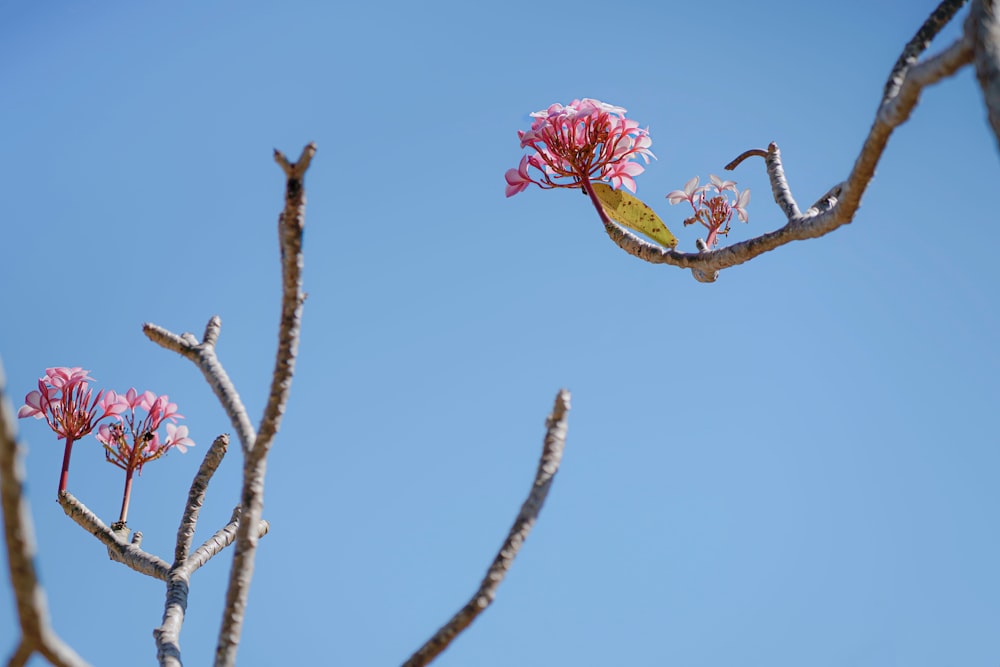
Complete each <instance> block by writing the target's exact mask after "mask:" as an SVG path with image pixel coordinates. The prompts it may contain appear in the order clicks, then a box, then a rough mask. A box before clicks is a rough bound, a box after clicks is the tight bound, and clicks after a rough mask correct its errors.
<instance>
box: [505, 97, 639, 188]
mask: <svg viewBox="0 0 1000 667" xmlns="http://www.w3.org/2000/svg"><path fill="white" fill-rule="evenodd" d="M625 113H626V112H625V109H623V108H622V107H618V106H614V105H611V104H606V103H605V102H601V101H600V100H595V99H591V98H584V99H582V100H573V101H572V102H570V103H569V104H567V105H566V106H563V105H561V104H553V105H551V106H549V107H548V108H547V109H544V110H542V111H536V112H534V113H532V114H531V117H532V118H533V119H534V120H533V121H532V123H531V129H529V130H527V131H523V130H519V131H518V133H517V134H518V138H519V139H520V140H521V147H522V148H530V149H531V150H532V151H534V152H533V153H532V154H530V155H527V156H525V157H522V158H521V162H520V164H519V165H518V167H517V169H508V170H507V173H506V174H505V175H504V178H505V180H506V181H507V186H506V194H507V196H508V197H513V196H514V195H516V194H517V193H519V192H521V191H523V190H525V189H526V188H527V187H528V186H529V185H530V184H532V183H534V184H535V185H537V186H538V187H540V188H543V189H550V188H584V183H586V182H589V181H592V180H597V181H607V182H609V183H610V184H611V187H613V188H615V189H618V188H625V189H627V190H630V191H632V192H635V178H634V177H635V176H637V175H639V174H641V173H642V172H643V171H644V170H645V168H644V167H643V166H642V165H640V164H638V162H637V160H639V159H641V160H642V161H643V162H644V163H645V164H649V160H650V158H655V157H656V156H655V155H653V152H652V151H651V150H650V146H651V145H652V143H653V142H652V140H651V139H650V138H649V131H648V130H645V129H642V128H640V127H639V124H638V123H637V122H636V121H634V120H631V119H627V118H625ZM529 168H533V169H534V170H535V172H537V173H536V174H535V175H534V176H532V172H531V171H530V170H529Z"/></svg>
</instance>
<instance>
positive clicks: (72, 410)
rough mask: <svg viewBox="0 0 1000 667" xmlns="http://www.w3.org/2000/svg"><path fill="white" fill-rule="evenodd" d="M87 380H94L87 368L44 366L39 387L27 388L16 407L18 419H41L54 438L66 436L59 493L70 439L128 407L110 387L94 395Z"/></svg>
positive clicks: (65, 477)
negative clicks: (27, 390)
mask: <svg viewBox="0 0 1000 667" xmlns="http://www.w3.org/2000/svg"><path fill="white" fill-rule="evenodd" d="M88 381H93V378H92V377H90V371H85V370H83V369H82V368H80V367H79V366H77V367H73V368H69V367H65V366H58V367H54V368H46V369H45V376H44V377H41V378H39V379H38V389H37V390H36V391H31V392H28V395H27V396H25V397H24V405H22V406H21V408H20V409H19V410H18V411H17V416H18V417H20V418H21V419H24V418H26V417H33V418H35V419H44V420H45V421H46V423H47V424H48V425H49V428H50V429H52V431H53V432H55V434H56V437H57V439H59V440H64V439H65V440H66V446H65V449H64V451H63V465H62V472H61V474H60V477H59V493H62V492H63V491H65V490H66V484H67V482H68V481H69V462H70V456H71V454H72V450H73V443H75V442H76V441H77V440H79V439H80V438H82V437H83V436H85V435H87V434H88V433H90V432H91V431H93V430H94V427H95V426H97V424H98V422H100V421H102V420H104V419H107V418H109V417H111V418H114V419H118V418H119V415H121V413H122V412H124V411H125V410H126V409H128V404H127V403H126V402H125V400H124V399H123V398H122V397H121V396H119V395H118V394H116V393H115V392H113V391H108V392H103V391H99V392H97V395H96V396H95V395H94V390H93V389H92V388H91V387H90V385H89V384H88Z"/></svg>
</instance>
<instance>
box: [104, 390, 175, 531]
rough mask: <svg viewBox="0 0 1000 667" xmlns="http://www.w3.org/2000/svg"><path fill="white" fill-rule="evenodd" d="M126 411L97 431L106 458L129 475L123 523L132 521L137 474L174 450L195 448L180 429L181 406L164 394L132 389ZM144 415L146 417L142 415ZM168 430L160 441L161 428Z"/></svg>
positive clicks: (127, 395)
mask: <svg viewBox="0 0 1000 667" xmlns="http://www.w3.org/2000/svg"><path fill="white" fill-rule="evenodd" d="M123 400H124V403H125V405H126V409H125V410H124V411H123V412H122V414H121V415H120V416H119V418H118V421H117V422H115V423H112V424H102V425H101V427H100V428H99V429H98V430H97V434H96V437H97V440H98V441H99V442H100V443H101V444H102V445H104V453H105V458H106V459H107V460H108V462H109V463H112V464H114V465H116V466H118V467H119V468H121V469H122V470H124V471H125V492H124V494H123V496H122V509H121V515H120V518H119V520H118V521H119V523H121V524H122V525H124V524H125V521H126V519H127V518H128V505H129V500H130V499H131V496H132V477H133V474H134V473H135V472H138V473H139V474H140V475H141V474H142V467H143V466H144V465H146V464H147V463H149V462H150V461H155V460H156V459H158V458H160V457H161V456H163V455H164V454H166V453H167V452H168V451H170V450H171V449H173V448H175V447H176V448H177V449H178V450H179V451H180V452H182V453H184V452H187V448H188V447H194V441H193V440H192V439H191V438H189V437H188V428H187V426H177V424H176V422H177V420H178V419H182V418H183V415H181V414H179V413H178V412H177V404H176V403H171V402H170V399H169V398H168V397H167V396H166V395H165V394H164V395H163V396H157V395H156V394H154V393H153V392H151V391H145V392H142V393H141V394H140V393H139V392H137V391H136V390H135V389H134V388H133V389H129V390H128V391H127V392H126V393H125V396H124V398H123ZM140 410H141V411H144V412H145V413H146V415H145V416H144V417H143V416H142V415H141V414H139V412H138V411H140ZM164 425H165V426H166V431H167V438H166V440H161V439H160V434H159V429H160V426H164Z"/></svg>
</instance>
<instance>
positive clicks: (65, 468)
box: [59, 435, 75, 493]
mask: <svg viewBox="0 0 1000 667" xmlns="http://www.w3.org/2000/svg"><path fill="white" fill-rule="evenodd" d="M73 442H75V441H74V439H73V437H72V436H69V435H67V436H66V449H65V450H63V464H62V472H61V473H60V474H59V493H62V492H63V491H65V490H66V483H67V482H68V481H69V457H70V454H71V453H72V452H73Z"/></svg>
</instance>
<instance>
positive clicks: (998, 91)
mask: <svg viewBox="0 0 1000 667" xmlns="http://www.w3.org/2000/svg"><path fill="white" fill-rule="evenodd" d="M965 33H966V35H968V36H969V37H970V38H971V39H972V40H973V44H974V50H975V62H976V78H977V79H978V80H979V87H980V88H981V89H982V91H983V101H984V102H985V103H986V111H987V117H988V118H989V121H990V127H991V128H992V129H993V135H994V136H995V137H996V139H997V142H998V144H1000V17H998V16H997V10H996V6H995V4H994V2H993V0H973V3H972V8H971V10H970V12H969V18H968V19H967V20H966V23H965Z"/></svg>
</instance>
